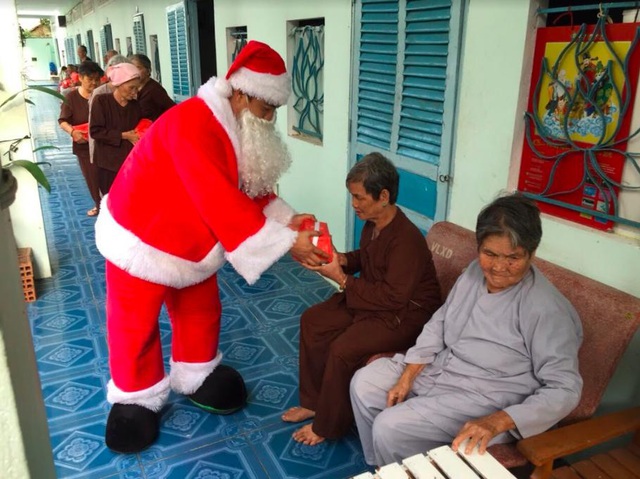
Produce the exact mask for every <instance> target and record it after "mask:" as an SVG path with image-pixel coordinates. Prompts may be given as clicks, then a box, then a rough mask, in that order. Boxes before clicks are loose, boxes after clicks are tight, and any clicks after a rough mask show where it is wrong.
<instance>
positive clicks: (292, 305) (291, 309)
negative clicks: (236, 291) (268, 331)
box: [250, 292, 315, 323]
mask: <svg viewBox="0 0 640 479" xmlns="http://www.w3.org/2000/svg"><path fill="white" fill-rule="evenodd" d="M314 302H315V298H314V299H313V300H312V302H311V303H307V302H305V300H304V299H303V297H301V296H300V295H296V294H291V293H288V292H285V293H284V294H279V295H275V294H274V295H270V296H269V297H265V298H259V299H255V300H254V301H252V302H251V304H250V308H251V311H252V312H253V313H254V314H255V315H256V317H257V318H258V319H259V320H260V321H263V322H265V323H273V322H281V321H289V320H291V319H295V318H299V317H300V315H301V314H302V313H303V312H304V310H306V309H307V308H308V307H309V306H311V305H312V304H314Z"/></svg>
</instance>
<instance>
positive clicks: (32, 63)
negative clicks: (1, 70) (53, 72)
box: [22, 38, 60, 80]
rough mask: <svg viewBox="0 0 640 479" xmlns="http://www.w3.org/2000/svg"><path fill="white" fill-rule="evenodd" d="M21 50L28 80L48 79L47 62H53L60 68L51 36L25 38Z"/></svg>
mask: <svg viewBox="0 0 640 479" xmlns="http://www.w3.org/2000/svg"><path fill="white" fill-rule="evenodd" d="M22 52H23V57H24V66H25V73H26V75H27V78H29V80H48V79H49V78H50V77H51V76H50V74H49V62H54V63H55V64H56V67H58V68H60V67H59V65H58V60H57V54H56V52H55V40H54V39H53V38H27V40H26V42H25V46H24V48H23V49H22ZM34 58H35V60H34Z"/></svg>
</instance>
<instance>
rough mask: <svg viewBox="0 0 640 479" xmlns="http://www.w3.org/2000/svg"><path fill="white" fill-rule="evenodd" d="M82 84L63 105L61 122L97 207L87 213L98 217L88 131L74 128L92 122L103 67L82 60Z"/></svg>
mask: <svg viewBox="0 0 640 479" xmlns="http://www.w3.org/2000/svg"><path fill="white" fill-rule="evenodd" d="M78 74H79V77H80V86H79V87H78V88H76V89H75V90H72V91H70V92H69V93H68V94H67V96H66V100H65V101H64V102H62V105H61V106H60V117H59V118H58V124H59V125H60V128H62V129H63V130H64V131H66V132H67V133H69V135H70V136H71V139H72V141H73V144H72V151H73V154H74V155H76V156H77V157H78V164H79V165H80V170H81V171H82V176H84V180H85V182H86V183H87V188H88V189H89V194H90V195H91V199H92V200H93V203H94V207H93V208H91V209H90V210H89V211H87V215H88V216H96V215H97V214H98V211H99V208H100V190H99V188H98V172H97V170H96V168H95V165H93V164H92V163H91V160H90V158H89V144H88V135H87V133H88V131H87V130H84V131H81V130H79V129H76V128H74V127H77V126H79V125H84V126H87V125H86V124H87V123H88V121H89V98H90V96H91V94H92V93H93V90H94V89H95V88H96V87H97V86H98V85H99V84H100V77H101V76H102V69H101V68H100V66H99V65H98V64H97V63H94V62H89V61H87V62H83V63H81V64H80V66H79V67H78Z"/></svg>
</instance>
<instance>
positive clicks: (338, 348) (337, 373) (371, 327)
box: [300, 293, 428, 439]
mask: <svg viewBox="0 0 640 479" xmlns="http://www.w3.org/2000/svg"><path fill="white" fill-rule="evenodd" d="M427 319H428V318H427V317H426V313H425V314H424V315H423V317H422V318H407V320H405V321H403V322H402V323H401V324H400V325H399V326H398V327H397V328H396V329H390V328H389V327H388V326H387V325H386V324H385V323H384V322H382V321H380V320H377V319H371V320H368V319H363V320H361V321H358V322H354V321H353V316H352V313H351V312H350V311H349V310H348V309H347V307H346V301H345V299H344V294H343V293H337V294H335V295H333V296H332V297H331V298H329V299H328V300H327V301H325V302H323V303H320V304H316V305H315V306H312V307H311V308H309V309H307V310H306V311H305V312H304V313H303V314H302V317H301V318H300V405H301V406H302V407H304V408H307V409H310V410H312V411H315V413H316V416H315V418H314V419H313V427H312V428H313V432H315V433H316V434H318V435H319V436H322V437H325V438H328V439H338V438H340V437H342V436H344V435H345V434H346V433H347V432H348V431H349V428H350V427H351V424H352V423H353V411H352V409H351V400H350V399H349V383H350V382H351V377H352V376H353V374H354V373H355V372H356V371H357V370H358V369H359V368H361V367H362V366H364V365H365V364H366V362H367V359H369V357H370V356H372V355H373V354H377V353H384V352H394V351H402V350H406V349H408V348H410V347H411V346H413V345H414V344H415V341H416V338H417V337H418V335H419V334H420V332H421V331H422V328H423V326H424V324H425V322H426V320H427Z"/></svg>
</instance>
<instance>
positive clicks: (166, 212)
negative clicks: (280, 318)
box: [96, 78, 297, 288]
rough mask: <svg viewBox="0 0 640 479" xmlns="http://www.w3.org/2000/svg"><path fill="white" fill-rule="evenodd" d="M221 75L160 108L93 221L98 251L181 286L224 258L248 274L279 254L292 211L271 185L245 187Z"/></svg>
mask: <svg viewBox="0 0 640 479" xmlns="http://www.w3.org/2000/svg"><path fill="white" fill-rule="evenodd" d="M229 95H230V87H229V85H228V83H226V81H225V80H224V79H216V78H212V79H210V80H209V81H208V82H207V83H206V84H204V85H203V86H202V87H200V89H199V91H198V95H197V96H196V97H194V98H191V99H189V100H187V101H185V102H183V103H181V104H179V105H177V106H176V107H174V108H172V109H170V110H169V111H167V112H166V114H164V115H163V116H161V117H160V118H159V119H158V120H157V121H156V122H155V123H154V124H153V125H152V127H151V128H150V129H149V130H148V131H147V133H146V134H145V135H144V137H142V139H141V140H140V141H139V142H138V143H137V144H136V146H135V147H134V149H133V150H132V151H131V153H130V154H129V156H128V157H127V160H126V161H125V163H124V164H123V166H122V168H121V170H120V172H119V173H118V176H117V178H116V180H115V182H114V184H113V186H112V187H111V190H110V192H109V194H108V195H106V196H105V197H104V198H103V201H102V208H101V211H100V215H99V216H98V220H97V223H96V244H97V247H98V250H99V251H100V253H101V254H102V255H103V256H104V257H105V258H106V259H107V260H109V261H111V262H112V263H114V264H115V265H116V266H118V267H120V268H121V269H124V270H125V271H127V272H129V273H130V274H131V275H133V276H136V277H138V278H142V279H145V280H147V281H151V282H154V283H158V284H164V285H166V286H172V287H176V288H183V287H186V286H190V285H193V284H197V283H199V282H201V281H204V280H205V279H207V278H208V277H210V276H211V275H213V274H214V273H215V272H216V271H217V270H218V269H219V268H220V267H221V266H222V265H223V264H224V261H225V259H226V260H228V261H229V262H230V263H231V264H232V266H233V267H234V268H235V269H236V271H238V273H240V275H242V276H243V277H244V278H245V279H246V280H247V282H248V283H250V284H251V283H253V282H255V281H256V280H257V279H258V278H259V277H260V275H261V274H262V273H263V272H264V271H265V270H266V269H267V268H269V266H271V265H272V264H273V263H274V262H276V261H277V260H278V259H279V258H280V257H282V256H283V255H284V254H285V253H286V252H287V251H288V250H289V249H290V247H291V245H292V244H293V243H294V241H295V238H296V234H297V233H296V232H294V231H292V230H291V229H289V228H288V227H287V226H286V225H287V224H288V222H289V220H290V219H291V217H292V215H293V214H294V212H293V210H292V209H291V207H289V205H287V204H286V203H285V202H284V201H282V200H281V199H279V198H277V197H275V195H272V196H270V197H267V198H264V197H263V198H256V199H251V198H249V197H248V196H247V195H246V194H245V193H243V192H242V191H241V190H240V189H239V178H238V158H239V155H240V148H239V143H238V135H237V131H236V129H237V122H236V119H235V117H234V116H233V113H232V111H231V106H230V104H229V101H228V96H229Z"/></svg>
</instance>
